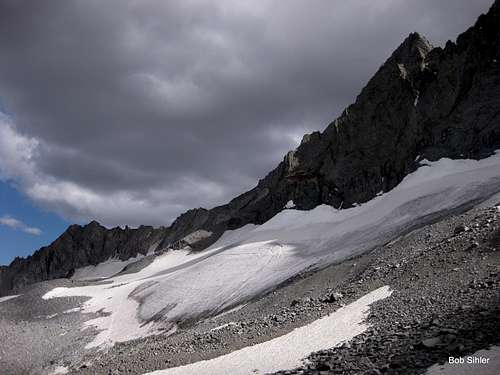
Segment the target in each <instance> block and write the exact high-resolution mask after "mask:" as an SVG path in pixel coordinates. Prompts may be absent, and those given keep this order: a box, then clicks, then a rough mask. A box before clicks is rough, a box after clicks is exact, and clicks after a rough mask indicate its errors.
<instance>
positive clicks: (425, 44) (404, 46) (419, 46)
mask: <svg viewBox="0 0 500 375" xmlns="http://www.w3.org/2000/svg"><path fill="white" fill-rule="evenodd" d="M433 48H434V47H433V46H432V44H431V43H430V42H429V41H428V40H427V39H426V38H425V37H423V36H422V35H420V34H419V33H417V32H413V33H410V34H409V35H408V36H407V37H406V39H405V40H404V41H403V43H401V44H400V45H399V47H398V48H396V50H395V51H394V52H393V54H392V56H391V59H394V60H397V62H398V63H401V64H412V63H420V62H422V60H423V59H425V57H426V56H427V54H428V53H429V51H430V50H431V49H433Z"/></svg>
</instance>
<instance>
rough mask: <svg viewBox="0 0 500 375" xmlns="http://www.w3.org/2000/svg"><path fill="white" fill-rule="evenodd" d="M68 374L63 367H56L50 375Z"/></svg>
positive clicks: (67, 370) (66, 369)
mask: <svg viewBox="0 0 500 375" xmlns="http://www.w3.org/2000/svg"><path fill="white" fill-rule="evenodd" d="M68 372H69V369H68V368H67V367H64V366H57V367H56V368H55V369H54V371H52V375H62V374H67V373H68Z"/></svg>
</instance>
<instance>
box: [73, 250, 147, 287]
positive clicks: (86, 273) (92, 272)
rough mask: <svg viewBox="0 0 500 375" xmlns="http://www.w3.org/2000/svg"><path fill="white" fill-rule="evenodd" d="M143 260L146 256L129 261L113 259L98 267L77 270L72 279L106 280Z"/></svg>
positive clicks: (139, 256)
mask: <svg viewBox="0 0 500 375" xmlns="http://www.w3.org/2000/svg"><path fill="white" fill-rule="evenodd" d="M142 258H144V255H142V254H140V255H138V256H136V257H134V258H129V259H127V260H120V259H116V258H111V259H108V260H107V261H105V262H102V263H99V264H98V265H96V266H86V267H81V268H77V269H76V270H75V273H74V274H73V276H72V277H71V279H72V280H81V281H84V280H95V279H106V278H108V277H111V276H114V275H116V274H117V273H119V272H120V271H121V270H123V268H125V266H127V265H129V264H131V263H134V262H137V261H138V260H140V259H142Z"/></svg>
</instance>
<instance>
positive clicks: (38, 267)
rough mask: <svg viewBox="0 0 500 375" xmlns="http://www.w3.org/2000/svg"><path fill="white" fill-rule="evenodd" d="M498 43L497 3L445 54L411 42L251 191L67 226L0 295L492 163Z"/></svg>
mask: <svg viewBox="0 0 500 375" xmlns="http://www.w3.org/2000/svg"><path fill="white" fill-rule="evenodd" d="M499 39H500V2H499V1H498V0H497V1H495V3H494V5H493V6H492V8H491V9H490V11H489V12H488V14H486V15H482V16H480V17H479V19H478V21H477V22H476V24H475V25H474V26H473V27H471V28H470V29H469V30H467V31H466V32H465V33H463V34H461V35H460V36H459V37H458V38H457V41H456V43H453V42H448V43H447V44H446V46H445V47H444V48H439V47H438V48H432V46H431V45H430V44H429V42H428V41H426V40H425V38H423V37H421V36H420V35H419V34H417V33H412V34H410V35H409V36H408V38H406V40H405V41H404V42H403V43H402V44H401V45H400V46H399V47H398V48H397V49H396V50H395V51H394V53H393V54H392V55H391V56H390V57H389V59H388V60H387V61H386V62H385V63H384V64H383V65H382V66H381V68H380V69H379V70H378V71H377V72H376V74H375V75H374V76H373V78H372V79H371V80H370V81H369V82H368V84H367V85H366V87H365V88H364V89H363V90H362V91H361V93H360V95H359V96H358V97H357V98H356V101H355V103H354V104H352V105H350V106H348V107H347V108H346V109H345V110H344V112H343V113H342V115H341V116H340V117H339V118H338V119H336V120H335V121H333V122H332V123H331V124H330V125H329V126H328V127H327V128H326V129H325V131H324V132H323V133H320V132H314V133H312V134H308V135H305V136H304V138H303V140H302V143H301V145H300V146H299V147H298V148H297V149H296V150H294V151H291V152H289V153H288V154H287V155H286V156H285V158H284V160H283V161H282V162H281V163H280V164H279V165H278V166H277V167H276V168H275V169H274V170H273V171H271V172H270V173H269V174H268V175H267V176H266V177H265V178H264V179H262V180H261V181H259V183H258V185H257V186H256V187H255V188H254V189H252V190H250V191H248V192H246V193H244V194H242V195H240V196H238V197H236V198H235V199H233V200H232V201H231V202H229V203H228V204H226V205H223V206H219V207H215V208H213V209H211V210H206V209H203V208H199V209H193V210H190V211H188V212H186V213H185V214H183V215H181V216H180V217H179V218H177V219H176V220H175V221H174V223H173V224H172V225H171V226H170V227H169V228H160V229H153V228H151V227H141V228H138V229H125V230H122V229H120V228H114V229H111V230H107V229H105V228H104V227H101V226H99V225H98V224H97V223H91V224H89V225H87V226H85V227H78V226H72V227H70V228H68V230H67V231H66V232H65V233H64V234H63V235H62V236H61V237H60V238H59V239H57V240H56V241H55V242H54V243H52V244H51V245H50V246H48V247H46V248H42V249H40V250H39V251H38V252H37V253H35V255H33V256H32V257H28V258H27V259H16V260H15V261H14V262H13V263H12V264H11V265H10V266H9V267H7V268H2V269H0V294H2V293H4V294H5V293H6V292H7V291H9V290H11V289H16V288H19V287H22V286H24V285H27V284H30V283H33V282H37V281H41V280H47V279H53V278H57V277H65V276H66V275H67V274H68V273H70V272H71V271H72V270H74V269H75V268H78V267H83V266H86V265H89V264H96V263H99V262H102V261H104V260H106V259H108V258H110V257H113V256H116V257H119V258H121V259H126V258H128V257H132V256H135V255H137V254H146V253H147V252H148V251H149V250H153V249H157V250H161V249H164V248H168V247H174V248H175V247H183V246H184V245H185V241H184V242H183V239H184V238H185V237H186V236H188V235H190V236H191V239H192V240H191V241H190V242H189V241H188V242H189V244H190V246H191V247H192V248H195V249H203V248H206V247H207V246H209V245H210V244H212V243H213V242H215V241H216V240H217V239H218V238H219V237H220V235H221V234H222V233H223V232H224V231H225V230H228V229H237V228H240V227H242V226H244V225H246V224H249V223H252V224H262V223H264V222H266V221H267V220H269V219H270V218H272V217H273V216H274V215H276V214H277V213H278V212H280V211H281V210H282V209H283V207H284V206H285V204H286V203H287V202H288V201H290V200H293V202H294V203H295V205H296V207H297V208H299V209H311V208H314V207H316V206H318V205H320V204H327V205H331V206H334V207H337V208H338V207H341V208H347V207H351V206H353V205H354V204H356V203H362V202H366V201H368V200H370V199H371V198H373V197H374V196H376V194H377V193H378V192H380V191H388V190H390V189H392V188H394V187H395V186H396V185H397V184H398V183H400V182H401V181H402V179H403V178H404V177H405V176H406V175H407V174H408V173H410V172H412V171H414V170H415V169H416V167H417V166H418V163H417V161H418V160H420V159H423V158H426V159H429V160H437V159H439V158H441V157H451V158H476V159H477V158H484V157H486V156H488V155H491V153H492V151H493V150H494V149H496V148H499V147H500V63H499V62H500V43H498V40H499ZM202 230H203V231H202ZM196 231H198V232H196ZM193 232H196V233H195V234H193ZM193 238H194V240H193Z"/></svg>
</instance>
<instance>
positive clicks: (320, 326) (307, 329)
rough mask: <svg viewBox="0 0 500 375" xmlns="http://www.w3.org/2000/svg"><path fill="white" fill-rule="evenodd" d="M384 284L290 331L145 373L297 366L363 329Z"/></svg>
mask: <svg viewBox="0 0 500 375" xmlns="http://www.w3.org/2000/svg"><path fill="white" fill-rule="evenodd" d="M391 293H392V292H391V291H390V290H389V287H388V286H384V287H382V288H379V289H376V290H374V291H373V292H371V293H368V294H367V295H365V296H363V297H361V298H360V299H358V300H357V301H355V302H353V303H351V304H349V305H347V306H344V307H341V308H340V309H338V310H337V311H335V312H334V313H332V314H330V315H328V316H325V317H323V318H321V319H318V320H316V321H314V322H312V323H310V324H308V325H306V326H303V327H300V328H296V329H294V330H293V331H291V332H290V333H288V334H286V335H283V336H280V337H277V338H275V339H272V340H270V341H266V342H263V343H261V344H256V345H253V346H249V347H246V348H243V349H240V350H236V351H234V352H232V353H229V354H226V355H224V356H221V357H217V358H214V359H210V360H207V361H200V362H195V363H192V364H189V365H186V366H180V367H174V368H169V369H166V370H159V371H155V372H151V373H150V374H149V375H153V374H154V375H177V374H179V375H180V374H205V375H219V374H231V375H248V374H253V373H257V374H264V373H268V372H275V371H278V370H285V369H290V368H294V367H297V366H300V365H301V364H302V361H303V359H304V358H306V357H307V356H308V355H309V354H310V353H312V352H315V351H318V350H321V349H327V348H331V347H333V346H336V345H338V344H340V343H342V342H344V341H347V340H350V339H352V338H353V337H354V336H357V335H359V334H361V333H363V332H364V331H365V330H366V329H367V328H368V325H367V324H366V323H365V322H364V320H365V319H366V317H367V316H368V312H369V306H370V305H371V304H372V303H374V302H376V301H379V300H381V299H384V298H387V297H389V296H390V295H391Z"/></svg>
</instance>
